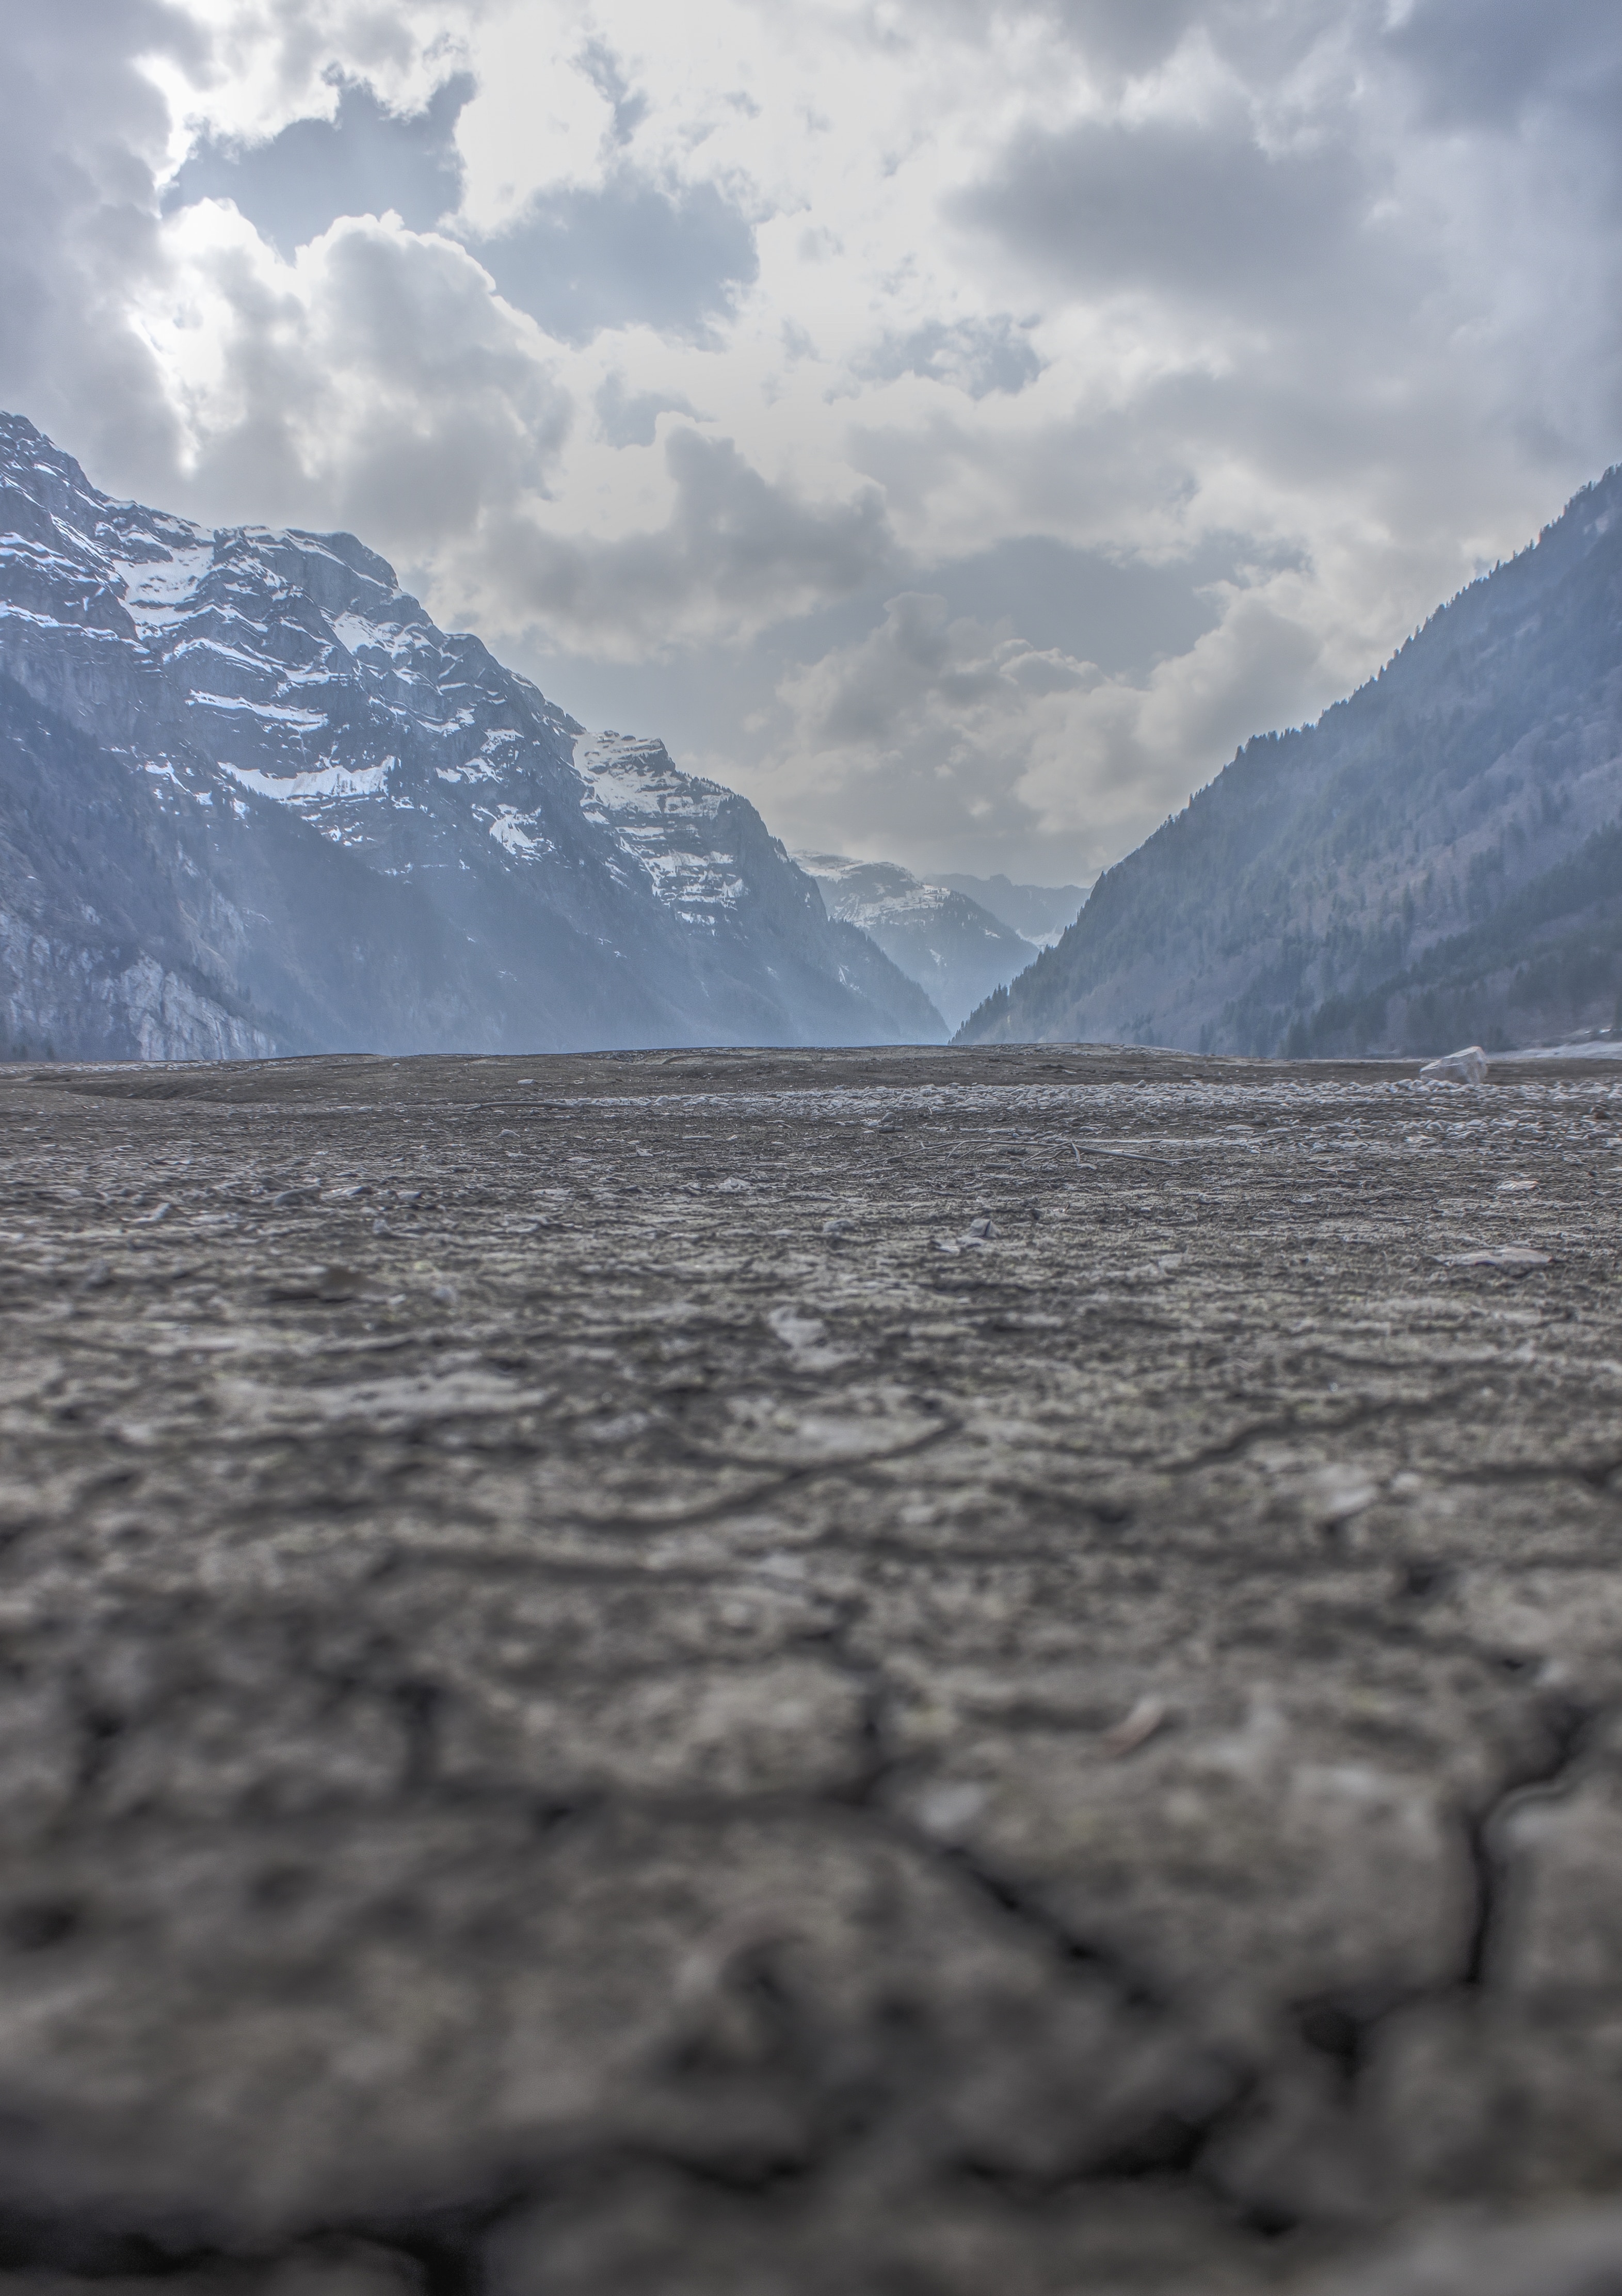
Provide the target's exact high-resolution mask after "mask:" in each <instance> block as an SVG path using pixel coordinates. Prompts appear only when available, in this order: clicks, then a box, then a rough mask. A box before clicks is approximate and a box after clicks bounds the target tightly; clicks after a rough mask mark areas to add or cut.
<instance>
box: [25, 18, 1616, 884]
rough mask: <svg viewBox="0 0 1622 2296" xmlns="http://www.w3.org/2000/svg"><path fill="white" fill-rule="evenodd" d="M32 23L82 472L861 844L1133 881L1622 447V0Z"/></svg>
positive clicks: (45, 404) (799, 827)
mask: <svg viewBox="0 0 1622 2296" xmlns="http://www.w3.org/2000/svg"><path fill="white" fill-rule="evenodd" d="M0 44H3V49H4V57H3V60H4V63H5V66H6V70H5V71H4V73H3V74H0V112H3V113H4V117H3V118H0V131H3V132H0V189H3V190H4V194H5V197H6V201H7V213H8V217H9V218H10V220H11V225H12V228H11V230H10V232H9V234H8V239H7V244H6V247H5V249H4V251H3V253H0V398H3V399H4V401H6V402H7V403H9V404H11V405H12V406H16V407H17V408H18V409H19V410H20V411H21V412H24V413H27V414H30V415H32V416H33V417H34V419H35V420H37V421H38V422H41V423H42V424H44V425H45V427H46V428H47V429H49V430H52V431H53V433H54V434H55V435H57V436H58V437H59V439H61V442H62V443H63V444H65V445H67V446H69V447H71V448H73V449H74V450H75V451H77V452H78V453H79V454H80V455H81V456H82V457H83V458H84V459H85V460H86V463H87V464H88V465H89V466H90V468H91V469H92V471H93V473H94V476H96V477H97V478H98V479H99V480H101V481H102V483H103V484H107V485H111V486H114V487H119V488H128V489H129V490H131V491H141V492H143V493H145V494H147V495H148V496H152V497H154V498H157V499H160V500H166V501H169V502H173V503H174V504H176V506H179V507H184V508H187V509H190V510H192V511H193V512H196V513H198V514H200V515H204V516H210V517H215V518H219V519H222V520H224V519H232V520H235V519H249V518H263V519H296V520H297V521H299V522H301V523H311V522H314V523H324V524H347V525H350V526H353V527H355V528H356V529H358V530H360V531H361V532H362V533H363V534H364V535H365V537H366V538H367V539H369V540H370V541H372V542H373V544H375V545H377V546H379V547H381V548H382V549H384V550H386V551H388V552H390V553H393V554H395V555H396V556H397V558H399V559H400V560H401V561H403V562H404V564H405V567H406V571H407V572H408V573H409V575H410V576H411V578H413V579H414V581H416V582H417V583H418V584H419V585H420V586H422V588H423V590H424V593H425V594H426V595H427V597H428V599H429V602H430V604H431V605H433V606H434V607H435V609H436V610H437V611H440V612H441V613H442V614H445V615H446V616H457V617H463V618H471V619H474V620H475V621H476V623H477V626H478V627H479V628H480V630H481V631H482V632H483V634H484V635H486V636H487V638H489V639H490V640H491V642H492V643H494V644H497V645H500V646H504V647H505V648H506V649H507V650H508V651H510V652H516V653H517V654H518V655H519V656H520V658H521V659H523V660H525V662H526V663H527V665H528V666H529V667H531V668H535V669H536V670H537V671H538V672H539V673H540V674H541V675H542V676H543V677H544V679H545V682H546V683H547V684H548V685H550V686H551V687H552V688H553V690H555V691H556V692H557V694H558V698H559V699H560V700H561V701H563V702H564V703H565V704H567V705H569V706H574V707H577V708H579V707H581V706H582V704H581V701H580V699H579V697H580V696H581V695H582V694H587V695H590V696H594V697H602V695H604V694H605V693H606V694H611V693H614V692H615V691H617V690H620V689H623V690H624V691H625V692H626V693H627V694H628V695H630V696H632V697H633V698H634V709H632V708H630V707H627V708H621V707H620V706H619V705H618V703H615V704H612V707H613V709H614V714H615V715H616V716H617V717H619V718H620V719H621V720H627V719H629V718H631V717H633V715H635V717H637V718H638V719H640V720H643V721H646V722H649V723H650V724H651V726H657V729H658V730H659V731H661V732H664V733H665V734H668V735H669V736H672V737H673V738H674V740H675V742H676V746H677V747H678V749H679V750H685V752H686V753H687V754H688V755H690V756H692V758H693V759H694V761H695V762H701V763H702V764H703V766H704V767H705V768H706V769H707V770H709V771H712V772H716V773H718V774H721V775H725V776H726V777H728V778H730V779H732V780H733V781H734V782H736V783H737V784H738V785H739V786H741V787H743V788H745V789H747V790H748V791H749V792H750V794H751V795H753V796H754V797H756V799H758V801H759V802H761V803H762V805H763V807H764V808H765V809H766V812H767V814H768V817H769V818H771V819H772V820H773V822H774V824H775V825H778V826H780V827H782V829H784V830H785V831H786V832H790V833H791V834H793V835H794V836H796V837H797V838H803V839H804V840H806V841H807V842H815V844H817V845H818V846H821V847H823V848H830V847H839V846H844V847H846V848H848V849H856V850H862V851H867V852H872V853H881V852H887V851H888V852H893V853H895V854H896V855H897V857H901V858H903V859H906V860H910V861H913V862H914V863H918V864H922V865H926V866H938V867H945V866H950V865H957V866H960V867H969V868H977V869H978V868H979V867H980V866H981V865H985V866H987V867H989V866H992V865H995V866H1000V867H1006V868H1009V869H1011V870H1012V871H1014V872H1016V873H1041V874H1044V875H1059V876H1065V875H1071V874H1077V873H1085V872H1088V871H1090V870H1091V869H1093V868H1095V867H1096V866H1098V865H1101V864H1102V863H1103V862H1105V861H1108V860H1110V859H1111V858H1113V857H1115V856H1116V855H1117V854H1118V852H1119V851H1121V850H1122V849H1124V847H1125V846H1126V845H1127V844H1129V843H1130V842H1132V841H1133V840H1135V838H1136V837H1137V836H1139V835H1141V834H1142V833H1143V831H1144V830H1145V829H1146V828H1148V827H1150V826H1151V825H1152V824H1153V823H1154V822H1155V821H1156V820H1157V819H1159V817H1160V816H1161V815H1163V814H1164V812H1165V811H1166V810H1167V808H1169V807H1170V806H1172V805H1174V804H1175V803H1176V802H1178V801H1179V800H1180V799H1182V798H1183V797H1184V795H1185V794H1186V793H1187V791H1189V790H1190V789H1191V788H1192V787H1193V786H1195V785H1197V784H1198V783H1200V781H1202V780H1203V779H1205V778H1207V777H1208V775H1209V774H1210V773H1211V772H1212V771H1214V770H1215V769H1216V767H1218V766H1219V765H1220V764H1221V763H1222V761H1223V759H1224V758H1225V756H1226V755H1228V754H1230V753H1231V751H1232V750H1233V746H1234V745H1235V743H1236V742H1238V741H1239V740H1240V739H1241V738H1242V737H1243V736H1244V735H1245V734H1249V733H1250V732H1252V731H1256V730H1259V729H1260V728H1262V727H1265V726H1268V725H1271V724H1276V723H1281V722H1289V721H1290V720H1292V719H1296V718H1298V717H1302V716H1304V715H1307V714H1310V713H1311V712H1313V711H1315V709H1318V708H1319V707H1321V706H1323V704H1324V703H1325V702H1327V701H1330V700H1331V699H1333V698H1334V697H1335V695H1336V694H1338V693H1340V692H1342V691H1344V690H1345V688H1346V687H1347V686H1348V685H1350V684H1352V683H1354V682H1355V681H1356V678H1357V677H1359V676H1362V675H1364V673H1366V671H1367V670H1369V669H1370V668H1372V667H1373V666H1374V665H1375V663H1376V662H1377V661H1378V660H1379V659H1380V656H1381V654H1382V653H1383V652H1385V650H1386V649H1388V648H1389V646H1390V645H1391V644H1394V643H1396V642H1397V641H1398V640H1399V639H1400V638H1401V636H1402V635H1404V633H1405V630H1406V629H1407V628H1408V627H1411V625H1412V624H1413V621H1414V620H1416V619H1418V618H1419V617H1421V615H1422V614H1423V613H1424V612H1425V611H1428V610H1429V607H1430V606H1431V605H1432V604H1433V603H1435V602H1436V601H1437V599H1438V597H1439V596H1441V595H1443V594H1446V592H1448V591H1450V590H1451V589H1452V588H1454V587H1455V586H1457V585H1458V584H1459V583H1460V582H1461V581H1462V580H1465V579H1468V578H1469V577H1470V574H1471V573H1472V572H1473V571H1474V570H1476V568H1477V566H1478V565H1479V564H1480V563H1482V562H1490V561H1491V560H1492V559H1493V558H1495V557H1496V556H1498V555H1499V554H1501V553H1503V552H1505V551H1507V550H1509V549H1511V548H1513V547H1515V546H1516V545H1519V544H1520V542H1521V541H1522V540H1524V539H1525V538H1526V537H1527V536H1528V533H1529V532H1530V531H1532V530H1534V529H1536V525H1537V524H1538V523H1540V522H1541V521H1542V520H1543V519H1544V517H1546V516H1548V515H1550V514H1551V513H1552V512H1553V511H1554V510H1555V509H1557V508H1558V506H1559V504H1560V503H1561V500H1562V499H1563V497H1564V496H1565V495H1566V494H1567V493H1568V492H1569V490H1570V488H1572V487H1573V486H1575V485H1576V484H1577V483H1578V482H1579V481H1580V480H1582V479H1583V478H1585V477H1586V476H1588V475H1591V474H1592V473H1593V471H1596V470H1598V469H1599V468H1601V467H1602V466H1603V464H1604V463H1606V462H1608V461H1609V460H1610V457H1611V455H1612V454H1613V453H1614V452H1615V441H1616V439H1617V435H1618V428H1619V427H1622V297H1619V296H1618V284H1622V283H1619V282H1618V275H1617V274H1618V246H1619V244H1622V240H1619V235H1618V224H1619V222H1622V160H1619V159H1618V153H1619V152H1622V143H1619V142H1618V135H1617V132H1616V130H1617V122H1618V108H1619V105H1622V19H1619V18H1618V13H1617V11H1616V9H1615V7H1614V4H1613V0H1544V4H1543V5H1542V6H1540V7H1539V8H1536V9H1533V8H1530V7H1528V6H1527V5H1526V4H1525V0H1324V4H1323V5H1322V6H1319V7H1315V8H1311V9H1304V8H1298V7H1286V6H1282V5H1280V4H1279V0H802V4H800V5H799V6H797V7H796V8H794V9H792V10H790V9H785V8H782V6H780V5H779V4H777V0H692V4H691V5H689V6H687V7H685V8H684V9H682V10H680V11H674V10H672V9H670V8H669V7H668V4H666V0H657V4H656V0H389V4H388V5H383V4H381V0H59V4H57V5H56V6H54V7H53V8H52V9H49V10H45V9H42V8H40V7H38V6H37V4H35V0H0ZM1037 568H1040V569H1042V570H1044V579H1043V581H1038V580H1036V576H1035V573H1034V571H1033V570H1036V569H1037ZM1044 585H1045V586H1044ZM616 680H618V681H619V686H618V688H617V687H616V684H615V681H616ZM586 706H589V704H587V705H586Z"/></svg>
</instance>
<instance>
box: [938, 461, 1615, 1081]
mask: <svg viewBox="0 0 1622 2296" xmlns="http://www.w3.org/2000/svg"><path fill="white" fill-rule="evenodd" d="M1619 996H1622V472H1619V471H1611V472H1610V473H1609V474H1608V475H1607V477H1606V478H1604V479H1603V480H1601V481H1600V482H1599V483H1598V484H1597V485H1595V486H1593V487H1589V488H1585V490H1584V491H1583V492H1582V493H1581V494H1580V495H1578V496H1577V498H1576V499H1575V500H1574V501H1573V502H1572V503H1571V504H1570V505H1569V507H1568V509H1567V510H1566V512H1565V513H1564V515H1563V516H1562V517H1561V519H1560V520H1558V521H1556V523H1555V524H1554V525H1552V526H1551V527H1549V528H1547V529H1545V531H1544V534H1543V535H1542V536H1541V537H1539V539H1538V541H1537V543H1536V545H1534V546H1533V547H1532V548H1530V549H1528V550H1527V551H1524V552H1522V553H1521V554H1520V556H1519V557H1518V558H1515V559H1514V560H1512V561H1511V562H1510V563H1509V564H1507V565H1504V566H1501V567H1499V568H1497V569H1496V570H1495V571H1494V572H1493V573H1491V574H1490V575H1487V576H1486V577H1484V578H1483V579H1481V580H1480V581H1479V582H1477V583H1475V584H1473V585H1472V586H1470V588H1469V589H1468V590H1466V591H1464V592H1463V593H1462V594H1461V595H1460V596H1459V597H1457V598H1455V599H1454V602H1453V603H1452V604H1451V605H1449V606H1446V607H1445V608H1444V609H1443V610H1442V611H1440V612H1438V614H1436V615H1435V616H1433V617H1432V619H1431V620H1430V621H1429V623H1427V625H1426V626H1425V627H1424V629H1423V630H1421V632H1420V633H1419V635H1417V636H1416V637H1414V638H1413V639H1411V640H1410V641H1409V643H1408V644H1406V645H1405V646H1404V647H1403V649H1402V651H1401V652H1400V653H1398V654H1397V656H1396V657H1395V658H1394V659H1393V660H1391V661H1390V662H1389V663H1388V664H1387V665H1386V667H1385V668H1384V669H1383V670H1382V671H1381V672H1380V676H1378V677H1376V678H1374V679H1372V681H1371V682H1370V683H1369V684H1368V685H1365V686H1364V687H1363V688H1362V689H1361V690H1360V691H1359V692H1358V693H1356V694H1354V695H1353V696H1352V698H1351V699H1350V700H1349V701H1345V702H1341V703H1339V704H1338V705H1337V707H1336V708H1334V709H1331V710H1330V711H1328V712H1327V714H1326V715H1325V716H1324V717H1323V718H1321V719H1320V720H1319V722H1318V723H1317V725H1315V726H1308V727H1305V728H1302V729H1300V730H1298V731H1297V732H1293V733H1290V734H1282V735H1277V734H1270V735H1266V736H1265V737H1263V738H1262V739H1260V740H1257V741H1254V742H1249V743H1248V744H1247V745H1246V747H1245V748H1244V749H1243V750H1241V752H1240V754H1239V756H1238V757H1237V758H1235V759H1234V760H1233V764H1232V765H1231V766H1229V767H1227V769H1226V770H1225V772H1224V773H1222V774H1220V775H1218V776H1217V778H1216V781H1215V782H1213V783H1211V784H1210V786H1209V787H1208V788H1207V789H1205V790H1202V791H1200V794H1199V795H1198V796H1197V797H1196V798H1195V799H1193V800H1192V803H1191V804H1190V805H1189V806H1188V807H1187V808H1186V809H1185V810H1184V812H1183V813H1181V814H1179V815H1177V816H1176V818H1175V819H1174V820H1171V821H1168V822H1167V824H1165V825H1164V827H1162V828H1161V829H1159V831H1157V832H1156V833H1155V835H1154V836H1153V837H1151V839H1150V840H1148V842H1147V843H1146V844H1144V845H1143V846H1141V847H1140V848H1139V849H1138V850H1137V851H1136V852H1135V853H1134V854H1132V855H1130V856H1129V857H1128V858H1127V859H1126V860H1125V861H1124V862H1122V863H1121V864H1120V865H1119V867H1118V868H1116V869H1112V870H1110V871H1109V872H1108V873H1106V874H1105V875H1104V876H1103V877H1102V878H1101V879H1100V880H1099V881H1098V883H1097V885H1096V886H1095V887H1094V890H1093V892H1092V894H1091V896H1090V897H1089V898H1088V901H1087V904H1086V906H1085V908H1084V909H1083V911H1082V913H1081V915H1080V916H1079V917H1078V918H1077V921H1076V922H1075V924H1074V925H1072V926H1071V928H1070V930H1069V932H1068V933H1067V934H1066V935H1065V936H1064V938H1063V939H1062V940H1061V941H1060V942H1059V944H1058V945H1057V947H1054V948H1053V949H1052V950H1049V951H1047V952H1045V953H1044V955H1043V956H1042V957H1041V958H1040V960H1039V961H1038V962H1037V964H1036V965H1034V966H1033V967H1032V969H1031V971H1030V972H1028V973H1027V974H1026V975H1025V976H1024V978H1023V979H1022V980H1019V981H1018V982H1017V983H1015V984H1014V986H1013V987H1012V989H1010V990H1009V991H1008V992H1007V993H1006V994H1005V995H1001V994H1000V995H997V996H994V997H992V998H991V999H989V1000H988V1001H987V1004H986V1005H984V1006H983V1007H982V1008H981V1010H980V1011H979V1012H978V1013H975V1014H974V1015H973V1016H972V1017H971V1020H970V1021H969V1022H968V1023H967V1025H966V1027H965V1030H964V1035H965V1037H966V1038H969V1039H971V1040H972V1041H977V1042H991V1041H999V1040H1001V1041H1019V1040H1021V1039H1048V1040H1053V1039H1061V1038H1072V1039H1097V1040H1102V1041H1106V1042H1126V1041H1135V1042H1139V1043H1143V1044H1159V1045H1178V1046H1188V1047H1191V1048H1198V1049H1204V1050H1213V1051H1217V1052H1255V1053H1277V1052H1286V1053H1291V1054H1332V1053H1342V1052H1353V1053H1363V1052H1371V1051H1397V1052H1414V1053H1421V1052H1437V1051H1441V1050H1445V1049H1446V1047H1447V1046H1449V1045H1454V1044H1458V1043H1461V1042H1469V1041H1470V1040H1471V1039H1476V1040H1479V1042H1481V1043H1482V1044H1484V1045H1487V1046H1489V1047H1503V1046H1511V1045H1528V1044H1536V1043H1539V1042H1543V1041H1548V1040H1553V1039H1557V1038H1560V1037H1567V1036H1571V1035H1573V1034H1576V1033H1577V1032H1579V1031H1581V1030H1585V1029H1598V1028H1601V1027H1603V1026H1605V1025H1606V1024H1608V1023H1610V1022H1612V1021H1615V1020H1616V1019H1617V1018H1618V998H1619Z"/></svg>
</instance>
